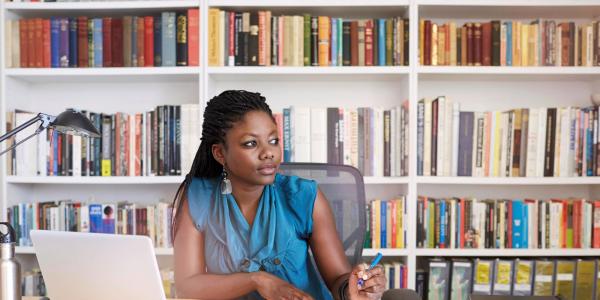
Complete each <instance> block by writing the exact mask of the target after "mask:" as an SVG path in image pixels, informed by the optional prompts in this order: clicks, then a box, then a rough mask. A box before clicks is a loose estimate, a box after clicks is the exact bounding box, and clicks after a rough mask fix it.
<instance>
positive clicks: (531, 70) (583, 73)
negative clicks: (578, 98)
mask: <svg viewBox="0 0 600 300" xmlns="http://www.w3.org/2000/svg"><path fill="white" fill-rule="evenodd" d="M417 74H418V75H419V79H424V80H439V79H443V80H478V81H481V80H515V81H523V80H525V81H534V80H549V81H551V80H565V79H574V80H585V81H591V80H597V79H600V67H460V66H419V67H417Z"/></svg>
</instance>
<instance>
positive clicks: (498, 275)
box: [492, 259, 513, 295]
mask: <svg viewBox="0 0 600 300" xmlns="http://www.w3.org/2000/svg"><path fill="white" fill-rule="evenodd" d="M512 273H513V261H512V260H500V259H497V260H496V264H495V272H494V275H495V276H494V287H493V292H492V293H493V294H494V295H510V288H511V286H512V278H513V276H512Z"/></svg>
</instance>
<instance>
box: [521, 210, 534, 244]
mask: <svg viewBox="0 0 600 300" xmlns="http://www.w3.org/2000/svg"><path fill="white" fill-rule="evenodd" d="M532 213H533V212H532ZM522 220H523V221H522V223H523V226H521V228H522V230H521V236H522V237H523V239H522V240H523V247H521V248H523V249H527V248H529V247H528V246H529V245H528V243H529V222H528V220H529V207H528V206H527V204H526V203H525V204H524V205H523V219H522Z"/></svg>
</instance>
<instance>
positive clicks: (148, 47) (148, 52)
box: [144, 16, 189, 67]
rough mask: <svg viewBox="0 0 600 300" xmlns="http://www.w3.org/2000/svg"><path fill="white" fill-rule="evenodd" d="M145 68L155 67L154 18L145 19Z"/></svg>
mask: <svg viewBox="0 0 600 300" xmlns="http://www.w3.org/2000/svg"><path fill="white" fill-rule="evenodd" d="M188 33H189V32H188ZM144 67H154V18H153V17H152V16H149V17H144Z"/></svg>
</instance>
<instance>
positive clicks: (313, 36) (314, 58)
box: [310, 16, 319, 66]
mask: <svg viewBox="0 0 600 300" xmlns="http://www.w3.org/2000/svg"><path fill="white" fill-rule="evenodd" d="M310 65H311V66H319V19H318V17H314V16H312V17H310Z"/></svg>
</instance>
